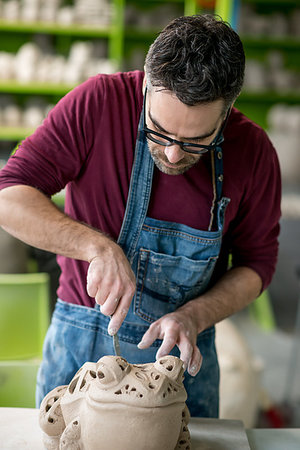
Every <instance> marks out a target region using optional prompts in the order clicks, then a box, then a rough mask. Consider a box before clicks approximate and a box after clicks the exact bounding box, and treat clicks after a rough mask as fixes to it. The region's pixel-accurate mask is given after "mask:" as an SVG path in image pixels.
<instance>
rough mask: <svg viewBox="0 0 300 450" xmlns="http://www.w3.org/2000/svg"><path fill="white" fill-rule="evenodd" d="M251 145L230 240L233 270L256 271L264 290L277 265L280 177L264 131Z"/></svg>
mask: <svg viewBox="0 0 300 450" xmlns="http://www.w3.org/2000/svg"><path fill="white" fill-rule="evenodd" d="M253 145H254V146H255V149H254V148H253V149H252V150H253V155H251V158H252V161H251V165H250V167H251V174H250V176H249V177H247V185H246V186H245V190H244V193H243V196H242V200H241V202H240V206H239V209H238V213H237V215H236V217H235V219H234V220H233V221H232V223H231V224H230V229H229V236H230V243H231V253H232V265H233V267H238V266H246V267H250V268H252V269H253V270H255V271H256V272H257V273H258V274H259V275H260V277H261V279H262V283H263V289H262V290H264V289H265V288H266V287H267V286H268V285H269V283H270V282H271V279H272V276H273V274H274V271H275V266H276V262H277V255H278V235H279V230H280V225H279V219H280V215H281V211H280V203H281V176H280V167H279V162H278V158H277V155H276V151H275V149H274V147H273V145H272V143H271V142H270V140H269V138H268V137H267V135H266V133H265V132H264V131H263V130H260V132H259V133H258V134H257V136H256V139H255V140H254V141H253ZM249 150H250V149H249ZM248 170H249V169H248Z"/></svg>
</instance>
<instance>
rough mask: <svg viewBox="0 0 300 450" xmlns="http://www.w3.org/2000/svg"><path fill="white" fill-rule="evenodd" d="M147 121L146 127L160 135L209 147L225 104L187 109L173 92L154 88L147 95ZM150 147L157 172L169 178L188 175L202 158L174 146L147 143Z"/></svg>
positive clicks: (189, 107) (220, 120) (217, 102)
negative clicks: (186, 173) (187, 172)
mask: <svg viewBox="0 0 300 450" xmlns="http://www.w3.org/2000/svg"><path fill="white" fill-rule="evenodd" d="M145 118H146V124H147V127H148V128H150V129H151V130H154V131H156V132H158V133H162V134H164V135H166V136H168V137H170V138H173V139H176V140H178V141H183V142H186V143H193V144H204V145H208V144H210V143H211V142H212V141H213V139H214V138H215V137H216V135H217V133H218V131H219V129H220V127H221V125H222V122H223V120H224V102H223V100H216V101H214V102H211V103H208V104H201V105H196V106H188V105H185V104H184V103H182V102H181V101H180V100H179V99H178V98H177V97H176V96H175V95H174V94H173V93H171V92H170V91H166V90H160V89H159V88H152V89H151V91H148V92H147V98H146V116H145ZM148 147H149V150H150V153H151V156H152V158H153V160H154V162H155V164H156V166H157V167H158V169H159V170H161V171H162V172H164V173H166V174H168V175H179V174H182V173H184V172H186V171H187V170H188V169H190V168H191V167H192V166H194V165H195V164H196V163H197V162H198V161H199V159H200V158H201V155H194V154H191V153H187V152H185V151H184V150H182V148H181V147H180V146H179V145H178V144H175V143H174V144H173V145H170V146H164V145H160V144H157V143H155V142H152V141H151V140H149V139H148Z"/></svg>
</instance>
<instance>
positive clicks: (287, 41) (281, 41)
mask: <svg viewBox="0 0 300 450" xmlns="http://www.w3.org/2000/svg"><path fill="white" fill-rule="evenodd" d="M241 41H242V43H243V45H244V47H245V48H246V49H247V47H248V48H250V47H251V48H258V49H259V48H268V49H270V50H272V49H274V47H276V48H284V49H292V50H293V49H295V50H297V49H298V50H299V49H300V39H299V38H293V37H289V36H287V37H282V38H274V37H271V36H259V37H253V36H247V35H244V36H243V35H241Z"/></svg>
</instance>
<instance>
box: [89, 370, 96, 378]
mask: <svg viewBox="0 0 300 450" xmlns="http://www.w3.org/2000/svg"><path fill="white" fill-rule="evenodd" d="M90 375H91V377H92V378H96V372H94V371H93V370H90Z"/></svg>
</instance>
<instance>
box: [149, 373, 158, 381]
mask: <svg viewBox="0 0 300 450" xmlns="http://www.w3.org/2000/svg"><path fill="white" fill-rule="evenodd" d="M151 377H152V378H153V379H154V380H155V381H157V380H159V378H160V375H158V374H157V373H154V372H152V373H151Z"/></svg>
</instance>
